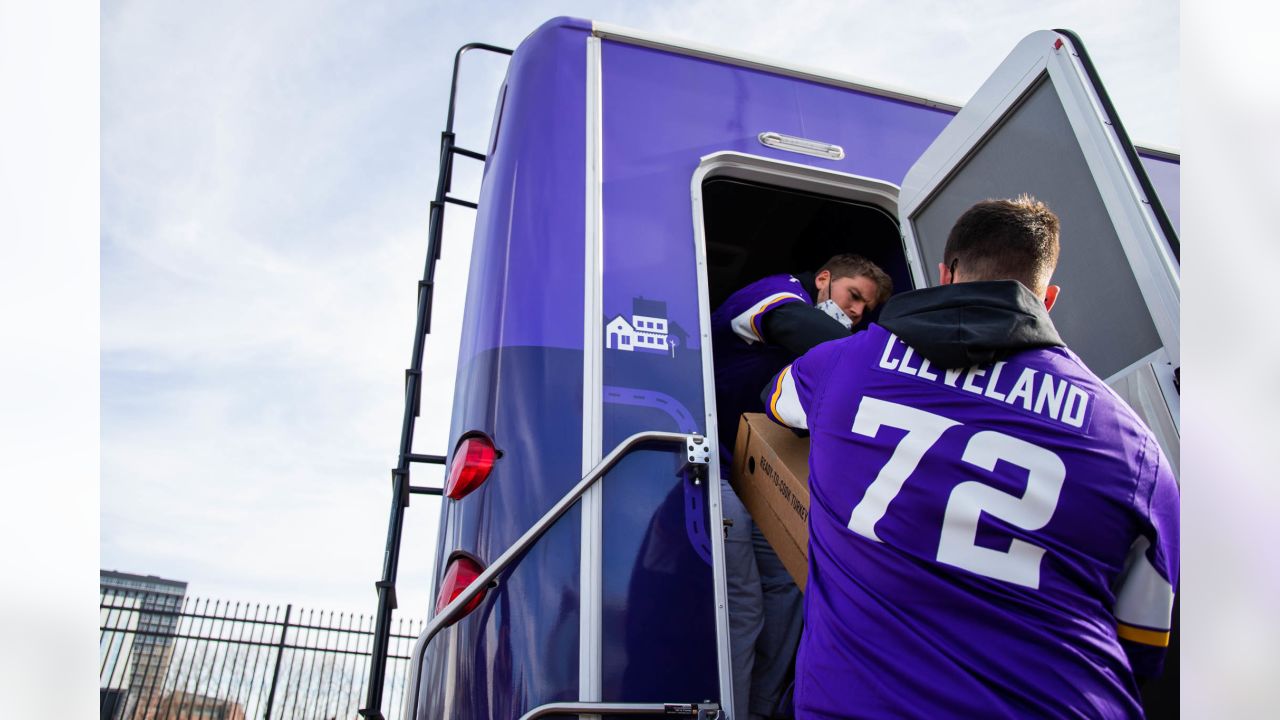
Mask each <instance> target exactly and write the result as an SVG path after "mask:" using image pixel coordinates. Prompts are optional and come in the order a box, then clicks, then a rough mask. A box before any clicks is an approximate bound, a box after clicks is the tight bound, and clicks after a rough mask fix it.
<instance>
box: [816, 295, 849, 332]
mask: <svg viewBox="0 0 1280 720" xmlns="http://www.w3.org/2000/svg"><path fill="white" fill-rule="evenodd" d="M814 307H816V308H818V309H819V310H821V311H822V312H824V313H826V314H827V315H830V316H831V317H832V318H834V319H835V321H836V322H838V323H840V324H841V325H843V326H844V329H845V330H849V331H852V330H853V320H852V319H850V318H849V316H848V315H845V314H844V311H843V310H841V309H840V306H839V305H837V304H836V301H835V300H823V301H822V302H820V303H818V304H817V305H815V306H814Z"/></svg>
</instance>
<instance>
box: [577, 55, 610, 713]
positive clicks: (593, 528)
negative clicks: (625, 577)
mask: <svg viewBox="0 0 1280 720" xmlns="http://www.w3.org/2000/svg"><path fill="white" fill-rule="evenodd" d="M600 75H601V62H600V38H597V37H588V38H587V87H586V96H587V102H586V105H587V126H586V135H587V168H586V181H587V188H586V196H585V203H584V204H585V206H586V208H585V209H586V212H585V215H586V218H585V228H584V233H583V236H584V243H583V244H584V250H585V257H584V265H583V278H584V280H583V303H582V309H583V313H582V314H583V320H582V473H583V475H586V474H587V472H589V471H590V470H591V469H592V468H594V467H595V466H596V464H597V463H599V462H600V459H601V457H602V456H603V452H604V450H603V447H602V443H603V420H602V418H603V408H604V398H603V393H604V389H603V378H604V370H603V368H604V350H603V346H602V344H601V340H602V337H601V336H602V333H603V331H602V329H601V327H600V326H601V320H602V318H603V316H604V310H603V306H604V299H603V288H602V284H603V279H604V264H603V263H604V261H603V256H604V251H603V249H604V213H603V202H604V158H603V149H604V143H603V137H602V129H603V117H604V116H603V101H602V98H601V87H602V86H601V80H600ZM603 515H604V496H603V488H602V487H601V486H600V485H599V484H596V485H595V486H593V487H591V488H590V489H589V490H587V492H586V493H585V494H584V495H583V496H582V533H581V536H580V539H579V545H580V548H579V549H580V553H581V560H580V567H579V588H578V608H579V609H578V700H579V701H580V702H600V700H601V693H602V692H603V680H602V667H603V662H602V661H603V637H602V634H603V625H602V618H603V607H602V606H603V603H604V565H603V558H602V557H601V549H602V545H603V540H604V529H603ZM581 717H583V718H598V717H599V716H598V715H583V716H581Z"/></svg>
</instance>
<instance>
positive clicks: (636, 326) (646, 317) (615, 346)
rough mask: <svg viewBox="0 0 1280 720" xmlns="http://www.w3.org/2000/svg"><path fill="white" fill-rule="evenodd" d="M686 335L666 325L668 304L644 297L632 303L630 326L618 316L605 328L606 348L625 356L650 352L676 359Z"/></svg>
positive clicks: (677, 327) (672, 324) (673, 326)
mask: <svg viewBox="0 0 1280 720" xmlns="http://www.w3.org/2000/svg"><path fill="white" fill-rule="evenodd" d="M684 339H685V333H684V331H683V330H681V329H680V327H679V326H678V325H676V324H675V323H670V326H668V322H667V304H666V303H665V302H662V301H659V300H645V299H644V298H643V297H638V298H635V299H633V300H632V301H631V320H630V322H628V321H627V319H626V318H625V317H623V316H621V315H615V316H614V318H613V319H612V320H610V321H609V324H608V325H606V326H605V347H606V348H608V349H610V350H623V351H625V352H636V351H640V352H650V353H663V354H670V355H671V357H675V356H676V346H678V345H680V344H681V343H682V341H683V340H684Z"/></svg>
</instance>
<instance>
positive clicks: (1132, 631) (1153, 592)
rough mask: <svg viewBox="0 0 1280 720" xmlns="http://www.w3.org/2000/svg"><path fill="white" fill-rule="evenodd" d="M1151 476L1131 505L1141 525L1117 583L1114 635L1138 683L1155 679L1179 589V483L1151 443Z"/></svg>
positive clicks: (1167, 637) (1167, 642)
mask: <svg viewBox="0 0 1280 720" xmlns="http://www.w3.org/2000/svg"><path fill="white" fill-rule="evenodd" d="M1148 442H1149V443H1150V448H1151V450H1152V451H1154V456H1155V457H1154V458H1153V460H1154V462H1153V463H1152V465H1153V466H1154V467H1153V472H1151V473H1149V475H1148V478H1146V479H1145V480H1146V481H1145V482H1142V483H1140V485H1139V488H1138V492H1137V493H1135V497H1134V501H1135V502H1136V503H1137V504H1138V507H1137V510H1138V512H1139V515H1140V516H1141V517H1142V519H1143V521H1144V523H1143V527H1142V535H1141V536H1139V537H1138V539H1137V540H1136V541H1135V542H1134V544H1133V547H1132V548H1131V549H1130V551H1129V557H1128V558H1127V559H1126V561H1125V567H1124V571H1123V572H1122V573H1121V576H1120V580H1119V581H1118V582H1117V585H1116V588H1115V591H1116V604H1115V616H1116V632H1117V634H1118V635H1119V636H1120V644H1121V646H1122V647H1124V650H1125V654H1127V655H1128V656H1129V666H1130V667H1131V668H1133V674H1134V676H1135V677H1136V678H1137V679H1138V681H1139V683H1142V682H1145V681H1146V680H1148V679H1151V678H1155V677H1158V676H1159V675H1160V672H1161V670H1162V668H1163V665H1164V655H1165V648H1166V647H1168V645H1169V628H1170V623H1171V621H1172V613H1173V599H1174V588H1176V587H1177V585H1178V552H1179V542H1178V534H1179V528H1178V504H1179V499H1178V484H1177V482H1176V481H1175V480H1174V479H1173V473H1172V471H1170V469H1169V464H1168V462H1167V461H1166V460H1165V458H1164V456H1163V455H1162V454H1161V453H1160V451H1159V448H1158V447H1157V446H1156V444H1155V441H1154V440H1148Z"/></svg>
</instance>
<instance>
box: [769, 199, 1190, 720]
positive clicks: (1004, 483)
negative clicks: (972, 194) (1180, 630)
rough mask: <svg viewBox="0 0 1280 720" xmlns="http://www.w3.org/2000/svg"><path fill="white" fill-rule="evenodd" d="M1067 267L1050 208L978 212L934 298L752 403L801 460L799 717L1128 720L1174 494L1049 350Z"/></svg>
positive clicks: (1173, 530)
mask: <svg viewBox="0 0 1280 720" xmlns="http://www.w3.org/2000/svg"><path fill="white" fill-rule="evenodd" d="M1057 258H1058V219H1057V216H1055V215H1054V214H1053V213H1052V212H1051V211H1050V210H1049V209H1048V208H1047V207H1045V206H1044V205H1043V204H1042V203H1040V202H1038V201H1036V200H1034V199H1032V198H1028V197H1025V196H1024V197H1021V198H1018V199H1017V200H994V201H985V202H981V203H978V204H977V205H975V206H973V207H972V208H970V209H969V210H968V211H967V212H965V214H964V215H963V216H962V217H961V218H960V219H959V220H958V221H957V222H956V224H955V226H954V227H953V228H952V230H951V234H950V235H949V237H948V239H947V245H946V250H945V252H944V262H943V263H942V264H940V266H939V275H940V279H941V283H942V284H941V285H940V286H939V287H935V288H929V289H925V290H919V291H915V292H909V293H903V294H901V295H898V296H896V297H894V298H893V299H892V300H890V301H889V303H888V304H887V305H886V306H885V308H884V310H883V311H882V313H881V316H880V321H879V324H873V325H872V326H871V327H869V328H868V329H867V330H866V331H865V332H862V333H858V334H857V335H855V336H853V337H850V338H846V339H843V340H838V341H834V342H829V343H824V344H822V345H820V346H818V347H816V348H814V349H813V350H812V351H810V352H809V353H807V354H805V355H804V356H803V357H801V358H800V359H798V360H796V361H795V363H793V364H792V365H790V366H788V367H786V368H784V369H783V370H782V371H781V372H780V373H779V374H778V376H777V377H776V378H775V381H774V382H773V383H771V384H770V386H769V387H767V388H766V393H767V397H768V404H769V408H768V413H769V415H770V417H772V418H773V419H775V420H776V421H779V422H781V423H783V424H786V425H788V426H790V427H793V428H797V429H801V428H803V429H807V430H808V431H809V434H810V438H811V443H812V444H811V447H810V454H809V463H810V465H809V468H810V469H809V491H810V498H811V500H810V508H809V581H808V585H807V589H806V595H805V631H804V637H803V639H802V641H801V646H800V654H799V657H798V659H797V661H796V709H797V717H800V718H849V717H859V718H888V717H892V718H902V717H918V718H978V717H980V718H1026V717H1101V718H1133V717H1141V716H1142V706H1141V701H1140V698H1139V694H1138V682H1137V679H1136V678H1143V677H1144V676H1153V675H1156V674H1158V673H1159V671H1160V666H1161V663H1162V660H1163V652H1164V650H1163V648H1164V647H1165V646H1166V645H1167V644H1168V638H1169V621H1170V613H1171V610H1172V606H1173V597H1174V590H1173V589H1174V587H1176V586H1177V582H1178V577H1177V575H1178V486H1177V483H1176V481H1175V479H1174V477H1173V475H1172V473H1171V471H1170V468H1169V464H1168V462H1167V461H1166V459H1165V458H1164V456H1163V454H1162V453H1161V451H1160V448H1159V446H1158V445H1157V444H1156V441H1155V439H1154V438H1153V436H1152V434H1151V432H1150V431H1149V430H1148V429H1147V428H1146V426H1144V425H1143V424H1142V422H1141V421H1140V420H1139V419H1138V417H1137V416H1136V415H1135V414H1134V413H1133V411H1131V410H1130V409H1129V407H1128V406H1127V405H1125V403H1124V402H1123V401H1122V400H1120V399H1119V397H1118V396H1117V395H1115V394H1114V393H1113V392H1112V391H1111V390H1110V389H1109V388H1108V387H1107V386H1106V385H1105V384H1104V383H1103V382H1102V381H1101V380H1099V379H1098V377H1097V376H1096V375H1094V374H1093V373H1092V372H1090V371H1089V369H1088V368H1086V367H1085V365H1084V363H1083V362H1081V361H1080V359H1079V358H1078V357H1077V356H1076V355H1075V354H1074V353H1072V352H1071V351H1070V350H1068V349H1067V348H1066V347H1064V346H1063V343H1062V340H1061V339H1060V338H1059V337H1058V333H1057V331H1056V330H1055V329H1054V327H1053V323H1052V322H1051V321H1050V320H1049V316H1048V309H1049V308H1050V307H1052V305H1053V303H1054V300H1055V299H1056V297H1057V294H1058V290H1057V288H1056V287H1054V286H1051V285H1049V277H1050V275H1051V273H1052V271H1053V269H1054V267H1055V266H1056V264H1057ZM1135 676H1136V678H1135Z"/></svg>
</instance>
